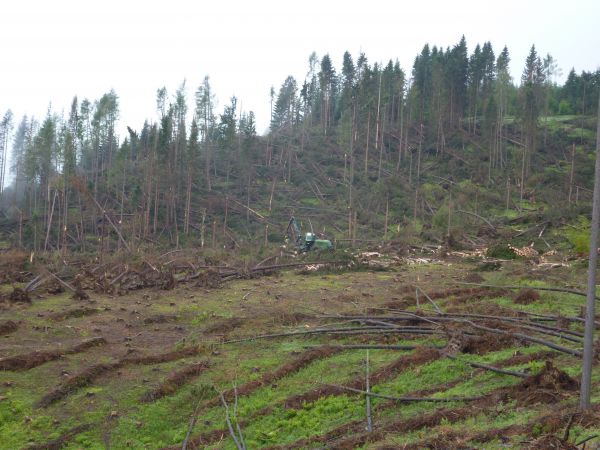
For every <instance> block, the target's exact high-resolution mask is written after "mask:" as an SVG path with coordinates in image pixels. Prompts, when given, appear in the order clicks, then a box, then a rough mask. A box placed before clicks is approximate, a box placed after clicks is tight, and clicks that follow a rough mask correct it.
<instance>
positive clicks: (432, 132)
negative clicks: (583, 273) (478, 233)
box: [0, 37, 600, 250]
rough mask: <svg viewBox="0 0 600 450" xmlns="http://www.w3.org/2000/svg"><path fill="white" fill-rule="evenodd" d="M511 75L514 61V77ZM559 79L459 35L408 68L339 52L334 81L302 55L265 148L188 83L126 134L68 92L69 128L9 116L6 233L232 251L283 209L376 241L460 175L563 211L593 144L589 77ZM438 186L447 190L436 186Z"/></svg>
mask: <svg viewBox="0 0 600 450" xmlns="http://www.w3.org/2000/svg"><path fill="white" fill-rule="evenodd" d="M510 64H519V65H522V66H523V70H522V76H521V79H520V80H514V79H512V78H511V76H510V74H509V65H510ZM557 71H558V67H557V63H556V61H555V60H554V58H553V57H552V56H551V55H550V54H548V55H546V56H541V55H538V53H537V51H536V49H535V46H532V47H531V49H530V52H529V54H528V56H527V58H526V60H525V61H522V62H516V61H511V58H510V54H509V51H508V49H507V48H506V47H504V48H503V49H502V50H501V51H499V52H497V53H496V52H494V50H493V48H492V45H491V43H489V42H486V43H484V44H483V45H479V44H478V45H477V46H476V47H475V49H474V50H473V52H472V53H471V54H468V52H467V43H466V40H465V38H464V37H463V38H462V39H461V40H460V41H459V42H458V43H457V44H456V45H454V46H453V47H451V48H450V47H448V48H446V49H443V48H438V47H436V46H433V47H430V46H429V45H425V46H424V47H423V49H422V51H421V52H420V53H419V54H418V55H417V56H416V58H415V61H414V64H413V67H412V69H411V70H410V73H407V72H405V71H404V70H403V69H402V68H401V67H400V65H399V63H398V62H397V61H396V62H394V61H392V60H390V61H389V62H388V63H387V64H385V65H384V64H378V63H373V64H370V63H369V60H368V58H367V55H365V54H363V53H361V54H359V55H358V57H356V59H355V58H353V57H352V55H351V54H350V53H348V52H346V53H344V55H343V62H342V67H341V68H337V69H336V68H335V67H334V66H333V64H332V61H331V58H330V56H329V55H325V56H323V57H322V58H320V59H319V58H318V57H317V56H316V54H314V53H313V54H312V55H311V56H310V58H309V67H308V72H307V76H306V77H305V79H303V80H296V79H295V78H294V77H292V76H289V77H287V78H286V79H285V80H284V81H283V83H282V84H281V86H280V87H279V89H277V90H276V89H272V91H271V120H270V131H269V132H268V133H267V134H266V135H265V136H259V135H257V132H256V124H255V115H254V113H253V112H240V110H239V108H238V102H237V99H236V98H235V97H232V98H231V99H230V101H229V103H228V104H226V105H225V106H224V107H223V109H222V111H219V112H217V111H215V108H214V105H215V97H214V92H213V90H212V87H211V83H210V79H209V78H208V77H205V78H204V80H203V82H202V83H201V85H200V86H198V88H197V89H196V91H195V96H194V98H193V99H189V98H186V94H185V86H183V85H182V86H181V87H180V88H179V89H177V90H176V92H175V93H174V94H170V93H168V92H167V90H166V88H160V89H158V90H157V93H156V107H157V120H156V121H155V122H152V123H149V122H146V123H144V124H143V125H142V126H141V128H140V129H139V130H134V129H131V128H129V127H128V133H127V136H125V137H122V139H120V138H119V137H118V136H117V133H116V131H115V130H116V127H117V123H118V120H119V97H118V95H117V93H116V92H114V91H110V92H108V93H106V94H105V95H103V96H102V97H101V98H100V99H98V100H94V101H92V100H89V99H83V100H80V99H79V98H78V97H74V98H73V101H72V104H71V108H70V111H69V114H68V115H67V117H61V116H59V115H58V114H56V113H55V112H53V111H51V110H50V111H48V114H47V116H46V117H45V118H44V119H43V120H41V121H39V120H37V119H35V118H32V117H28V116H25V117H23V118H21V119H20V120H19V121H18V122H15V118H14V117H13V116H12V113H11V111H10V110H8V111H6V113H5V114H4V115H3V118H2V121H1V122H0V158H1V159H0V189H1V191H0V208H1V214H0V219H2V218H3V219H2V220H4V221H5V222H6V226H5V227H4V228H1V227H0V233H3V234H2V237H1V238H0V239H2V240H3V241H4V242H6V243H9V244H10V245H15V246H20V247H24V248H31V249H35V250H52V249H71V250H90V249H98V248H99V246H108V247H109V248H130V247H135V246H136V245H139V244H140V243H141V242H149V241H154V242H165V243H167V245H175V246H179V245H185V243H186V242H194V243H197V242H198V240H199V241H201V245H202V246H204V245H205V241H208V240H212V242H213V243H215V242H216V241H219V242H220V243H223V244H224V245H225V244H226V245H234V246H235V245H237V246H239V245H240V242H241V241H244V240H245V241H249V242H250V241H255V240H256V239H257V237H260V239H261V242H262V241H264V242H265V243H268V242H269V241H271V240H273V239H274V238H273V239H270V237H269V235H270V233H272V232H274V227H275V228H276V227H277V226H280V225H281V223H283V222H285V217H286V216H289V215H290V213H294V212H296V213H304V214H305V215H306V216H309V217H310V216H312V217H314V219H315V221H316V222H318V223H320V224H323V226H325V224H327V226H329V228H330V229H331V230H335V233H337V234H338V235H340V236H355V235H356V232H357V230H361V229H362V230H364V231H365V232H375V231H374V230H378V231H377V233H379V232H380V231H383V234H384V235H385V236H387V235H388V229H390V227H391V224H392V223H395V224H397V225H398V227H397V229H399V227H400V224H401V223H405V222H406V221H407V220H408V219H409V218H410V219H412V221H413V222H414V223H416V222H418V221H420V222H423V223H425V222H427V223H430V222H431V221H432V220H434V219H435V218H436V214H441V212H439V211H441V209H443V207H444V205H446V203H447V202H448V201H449V200H448V199H449V198H451V197H452V189H456V191H457V193H458V192H459V191H460V189H459V188H458V187H452V186H455V185H456V186H461V183H463V185H464V182H465V181H469V182H470V183H472V184H474V185H476V186H480V187H481V188H482V189H483V191H482V192H483V193H484V194H485V195H483V197H484V198H485V197H486V195H488V194H489V195H491V197H489V196H488V197H489V198H488V200H489V204H488V205H489V206H491V205H493V204H497V203H498V202H500V203H503V204H504V203H506V205H507V207H511V199H512V196H516V197H515V199H514V200H516V201H518V202H519V204H522V202H523V201H526V200H527V199H528V196H529V197H531V193H532V192H536V186H537V187H538V191H537V192H539V186H542V185H543V186H544V192H546V193H552V195H555V193H557V192H560V195H563V196H564V198H565V199H567V200H568V201H569V202H570V201H571V197H572V196H573V195H574V194H573V186H575V183H577V186H580V187H581V189H582V191H581V192H585V189H589V187H590V181H591V179H590V178H589V177H590V174H589V173H588V172H589V171H587V169H586V168H584V167H582V166H584V165H585V164H576V159H577V158H579V159H580V160H581V161H586V160H587V159H586V158H587V157H588V154H589V152H590V151H591V150H593V139H594V126H593V123H594V120H593V117H594V116H595V115H596V114H597V108H598V97H599V94H600V69H599V70H596V71H595V72H585V71H583V72H581V73H580V74H577V73H576V72H575V71H574V70H571V71H570V72H569V74H568V76H567V79H566V81H565V82H564V84H562V85H559V84H557V83H556V82H555V81H554V80H555V79H556V76H557ZM9 150H10V151H11V155H10V156H11V158H10V161H11V164H10V167H8V164H7V163H8V152H9ZM552 167H554V168H553V169H552ZM549 168H550V169H552V170H549ZM9 171H10V173H11V174H12V184H11V185H10V186H5V184H7V183H5V181H6V178H7V174H8V172H9ZM568 176H570V179H569V180H567V181H565V180H566V178H565V177H567V178H568ZM435 179H438V181H439V179H445V180H447V182H446V184H445V185H443V186H442V191H440V190H439V189H438V188H439V187H440V186H439V185H434V184H432V183H433V180H435ZM565 183H566V184H565ZM567 185H568V186H567ZM463 187H464V186H463ZM511 187H512V188H511ZM461 192H462V193H463V194H464V193H465V192H466V191H464V190H463V191H461ZM494 195H496V196H499V197H498V198H495V197H494ZM533 196H534V197H535V194H534V195H533ZM537 198H538V199H539V198H540V196H539V194H538V196H537ZM469 201H470V198H469V195H465V196H464V202H465V204H467V203H468V202H469ZM325 211H329V212H330V213H331V215H330V216H327V215H326V214H325ZM17 222H18V227H17V225H16V224H17ZM269 226H271V227H272V228H271V229H270V231H269ZM217 229H218V230H219V231H218V232H217V231H216V230H217ZM278 233H279V231H278ZM209 234H210V235H211V236H212V237H211V239H209V238H208V235H209ZM103 237H106V239H101V238H103ZM263 238H264V239H263ZM99 241H101V243H100V244H99ZM232 243H234V244H232Z"/></svg>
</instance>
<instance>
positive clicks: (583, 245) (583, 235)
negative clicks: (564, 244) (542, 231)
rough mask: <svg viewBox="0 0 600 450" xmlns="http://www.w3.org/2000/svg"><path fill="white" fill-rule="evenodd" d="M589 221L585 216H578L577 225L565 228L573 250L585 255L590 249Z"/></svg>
mask: <svg viewBox="0 0 600 450" xmlns="http://www.w3.org/2000/svg"><path fill="white" fill-rule="evenodd" d="M590 231H591V224H590V221H589V220H588V219H587V218H585V217H581V216H580V217H579V220H578V226H577V227H573V228H571V227H569V228H567V229H566V230H565V235H566V236H567V239H568V240H569V242H570V243H571V245H572V246H573V249H574V250H575V252H577V253H579V254H581V255H587V254H589V251H590Z"/></svg>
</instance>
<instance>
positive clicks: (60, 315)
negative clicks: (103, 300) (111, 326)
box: [49, 308, 100, 321]
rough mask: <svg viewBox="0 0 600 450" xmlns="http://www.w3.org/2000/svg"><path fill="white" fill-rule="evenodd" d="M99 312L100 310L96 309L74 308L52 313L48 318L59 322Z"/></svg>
mask: <svg viewBox="0 0 600 450" xmlns="http://www.w3.org/2000/svg"><path fill="white" fill-rule="evenodd" d="M99 312H100V310H99V309H96V308H75V309H69V310H66V311H59V312H55V313H52V314H50V316H49V318H50V319H52V320H55V321H60V320H67V319H71V318H74V317H84V316H91V315H93V314H98V313H99Z"/></svg>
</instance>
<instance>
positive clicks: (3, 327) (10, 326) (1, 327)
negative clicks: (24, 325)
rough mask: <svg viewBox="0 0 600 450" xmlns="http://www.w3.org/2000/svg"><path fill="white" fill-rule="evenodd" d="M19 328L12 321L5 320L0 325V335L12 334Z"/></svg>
mask: <svg viewBox="0 0 600 450" xmlns="http://www.w3.org/2000/svg"><path fill="white" fill-rule="evenodd" d="M18 328H19V324H18V323H17V322H13V321H12V320H6V321H4V322H2V323H0V334H9V333H14V332H15V331H17V329H18Z"/></svg>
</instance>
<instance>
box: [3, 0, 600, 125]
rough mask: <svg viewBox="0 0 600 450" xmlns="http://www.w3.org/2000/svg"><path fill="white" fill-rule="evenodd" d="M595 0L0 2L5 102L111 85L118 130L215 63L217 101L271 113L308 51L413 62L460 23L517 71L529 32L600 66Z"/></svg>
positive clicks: (301, 71) (583, 66) (565, 55)
mask: <svg viewBox="0 0 600 450" xmlns="http://www.w3.org/2000/svg"><path fill="white" fill-rule="evenodd" d="M599 24H600V1H598V0H572V1H570V2H565V1H555V0H545V1H539V0H535V1H527V0H519V1H517V0H503V1H498V2H485V1H481V0H478V1H477V0H464V1H460V0H455V1H430V0H421V1H415V2H404V1H398V0H397V1H383V0H369V1H356V0H345V1H339V2H333V1H327V0H320V1H315V0H304V1H302V2H291V1H285V0H278V1H271V0H255V1H248V0H246V1H238V0H235V1H233V0H229V1H227V0H221V1H219V0H213V1H211V2H206V1H201V0H195V1H191V0H189V1H188V0H168V1H165V0H162V1H157V0H145V1H128V0H119V1H117V0H97V1H94V2H90V1H86V0H73V1H71V0H52V1H49V0H19V1H6V2H3V3H2V6H1V7H0V60H1V62H0V114H4V112H5V111H6V110H7V109H8V108H10V109H12V111H13V112H14V114H15V122H17V123H18V121H19V120H20V118H21V117H22V115H23V114H28V115H29V116H31V115H34V116H36V117H37V118H43V117H44V116H45V113H46V110H47V108H48V105H49V103H50V102H51V103H52V108H53V110H54V111H56V112H58V113H61V112H62V111H63V110H64V111H65V114H66V113H68V108H69V105H70V102H71V100H72V98H73V96H75V95H77V96H78V97H79V99H80V100H81V99H83V98H89V99H90V100H92V101H93V100H96V99H98V98H100V96H101V95H102V94H103V93H105V92H108V91H109V90H110V89H111V88H114V89H115V91H116V92H117V94H118V96H119V98H120V109H121V121H120V122H121V128H120V129H121V130H123V129H124V128H125V126H126V125H129V126H131V127H132V128H134V129H138V130H139V129H140V128H141V126H142V124H143V121H144V119H146V118H148V119H151V120H154V119H155V117H156V112H155V110H156V108H155V105H156V102H155V98H156V90H157V88H159V87H162V86H166V87H167V89H168V92H169V93H170V94H173V93H174V92H175V90H176V89H177V87H178V86H179V85H180V84H181V82H182V81H183V80H184V79H186V80H187V86H188V91H189V95H188V104H189V105H190V110H193V92H194V91H195V89H196V87H197V86H198V85H199V84H200V82H201V81H202V79H203V78H204V76H205V75H209V76H210V79H211V84H212V85H213V88H214V90H215V93H216V95H217V100H218V108H217V110H216V112H221V111H222V107H223V105H225V104H226V103H228V102H229V98H230V97H231V96H232V95H236V96H237V97H238V99H239V102H238V104H241V106H242V108H243V109H244V110H246V111H248V110H253V111H255V113H256V115H257V121H258V131H259V132H262V131H264V129H265V128H266V127H267V125H268V121H269V89H270V87H271V86H272V85H273V86H275V89H276V90H278V89H279V86H280V85H281V83H282V82H283V80H284V79H285V77H286V76H287V75H294V76H295V77H296V78H297V79H298V81H299V82H302V80H303V78H304V75H305V74H306V71H307V69H308V57H309V55H310V53H311V52H312V51H315V52H316V53H317V55H318V56H319V57H321V56H323V55H324V54H325V53H329V54H330V55H331V57H332V58H333V61H334V63H335V65H336V68H338V69H339V68H340V67H341V59H342V55H343V53H344V51H345V50H348V51H350V52H351V53H352V55H353V57H354V59H355V60H356V57H357V56H358V53H359V52H360V51H361V50H362V51H364V52H365V53H366V55H367V57H368V59H369V62H370V63H371V64H372V63H374V62H377V61H381V62H384V63H385V62H387V61H388V60H389V59H390V58H391V59H396V58H397V59H398V60H399V61H400V64H401V65H402V68H403V69H404V70H405V71H406V72H407V73H410V70H411V67H412V63H413V61H414V57H415V56H416V54H417V53H418V52H419V51H420V50H421V48H422V47H423V45H424V44H425V43H429V44H430V45H434V44H435V45H438V46H442V47H444V48H445V47H447V46H452V45H454V44H455V43H457V42H458V41H459V39H460V37H461V35H462V34H464V35H465V37H466V39H467V44H468V46H469V52H471V51H472V49H473V48H474V47H475V44H476V43H478V42H479V43H483V42H484V41H488V40H489V41H491V42H492V45H493V48H494V51H495V52H496V54H498V53H499V52H500V50H501V49H502V47H503V46H504V45H507V46H508V49H509V51H510V55H511V59H512V61H511V69H512V73H513V76H515V77H519V74H520V73H521V70H522V67H523V63H524V60H525V57H526V55H527V53H528V51H529V49H530V47H531V44H532V43H535V44H536V48H537V49H538V52H539V53H540V54H541V55H545V54H546V53H548V52H549V53H551V54H552V55H553V56H554V57H555V58H556V59H557V61H558V65H559V67H560V68H562V70H563V72H564V75H566V74H567V73H568V71H569V70H570V69H571V67H574V68H575V69H576V71H577V72H580V71H581V70H595V69H597V68H598V67H599V66H600V52H599V51H598V49H600V31H599V30H600V26H599Z"/></svg>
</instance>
